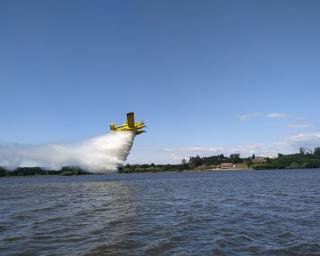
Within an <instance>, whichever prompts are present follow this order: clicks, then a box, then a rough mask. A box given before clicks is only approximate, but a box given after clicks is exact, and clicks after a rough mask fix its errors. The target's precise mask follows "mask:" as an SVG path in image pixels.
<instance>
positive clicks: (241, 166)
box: [0, 147, 320, 177]
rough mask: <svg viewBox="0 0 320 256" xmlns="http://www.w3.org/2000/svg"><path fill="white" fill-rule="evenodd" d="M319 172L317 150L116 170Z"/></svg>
mask: <svg viewBox="0 0 320 256" xmlns="http://www.w3.org/2000/svg"><path fill="white" fill-rule="evenodd" d="M313 168H320V147H316V148H315V149H314V150H313V151H312V152H310V151H308V152H307V151H306V150H305V149H303V148H300V152H299V153H296V154H289V155H284V154H278V157H276V158H269V157H261V156H255V155H252V156H251V157H246V158H241V157H240V154H231V155H230V156H229V157H227V156H224V155H223V154H220V155H215V156H209V157H200V156H199V155H197V156H195V157H190V158H189V160H188V161H186V160H185V159H183V160H182V161H181V164H154V163H151V164H126V165H124V166H120V167H119V168H118V172H119V173H142V172H164V171H167V172H168V171H178V172H179V171H230V170H238V171H241V170H270V169H272V170H278V169H313ZM90 174H94V173H90V172H88V171H86V170H84V169H82V168H80V167H77V166H65V167H62V168H61V170H57V171H54V170H45V169H43V168H41V167H19V168H16V169H15V170H12V171H10V170H7V169H6V168H4V167H0V177H5V176H32V175H60V176H70V175H90Z"/></svg>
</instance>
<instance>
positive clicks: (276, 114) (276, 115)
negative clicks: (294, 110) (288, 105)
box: [266, 112, 288, 119]
mask: <svg viewBox="0 0 320 256" xmlns="http://www.w3.org/2000/svg"><path fill="white" fill-rule="evenodd" d="M287 116H288V115H287V114H285V113H280V112H272V113H268V114H266V117H268V118H274V119H279V118H285V117H287Z"/></svg>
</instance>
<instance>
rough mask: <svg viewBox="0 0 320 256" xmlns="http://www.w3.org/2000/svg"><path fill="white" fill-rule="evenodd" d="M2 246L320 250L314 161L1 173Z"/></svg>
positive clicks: (186, 251) (78, 251)
mask: <svg viewBox="0 0 320 256" xmlns="http://www.w3.org/2000/svg"><path fill="white" fill-rule="evenodd" d="M0 255H6V256H7V255H237V256H238V255H320V169H314V170H271V171H222V172H182V173H144V174H108V175H92V176H91V175H90V176H70V177H59V176H43V177H10V178H0Z"/></svg>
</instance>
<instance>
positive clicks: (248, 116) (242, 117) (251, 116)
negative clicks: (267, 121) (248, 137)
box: [238, 112, 261, 121]
mask: <svg viewBox="0 0 320 256" xmlns="http://www.w3.org/2000/svg"><path fill="white" fill-rule="evenodd" d="M260 115H261V114H260V113H259V112H254V113H249V114H243V115H240V116H238V118H239V119H240V120H241V121H248V120H251V119H254V118H257V117H259V116H260Z"/></svg>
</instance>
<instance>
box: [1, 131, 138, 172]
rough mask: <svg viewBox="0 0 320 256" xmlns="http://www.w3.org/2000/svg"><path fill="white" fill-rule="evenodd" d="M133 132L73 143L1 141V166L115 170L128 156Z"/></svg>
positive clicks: (97, 170) (92, 170)
mask: <svg viewBox="0 0 320 256" xmlns="http://www.w3.org/2000/svg"><path fill="white" fill-rule="evenodd" d="M134 137H135V133H134V132H131V131H123V132H113V131H111V132H110V133H109V134H106V135H102V136H97V137H94V138H91V139H88V140H84V141H81V142H77V143H72V144H47V145H40V146H26V145H17V144H2V145H0V166H3V167H7V168H10V169H14V168H17V167H33V166H38V167H42V168H46V169H50V170H59V169H61V168H62V167H63V166H78V167H81V168H83V169H85V170H87V171H90V172H97V173H101V172H108V171H114V170H116V169H117V167H119V166H120V165H122V164H123V162H124V161H125V160H126V159H127V156H128V154H129V152H130V149H131V147H132V144H133V140H134Z"/></svg>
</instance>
